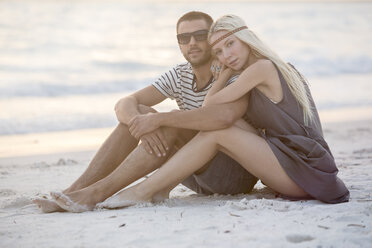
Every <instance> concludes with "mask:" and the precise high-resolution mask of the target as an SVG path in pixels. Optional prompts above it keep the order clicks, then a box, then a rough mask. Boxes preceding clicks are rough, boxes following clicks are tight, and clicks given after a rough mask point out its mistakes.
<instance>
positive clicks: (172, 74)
mask: <svg viewBox="0 0 372 248" xmlns="http://www.w3.org/2000/svg"><path fill="white" fill-rule="evenodd" d="M178 78H179V77H178V73H177V69H176V68H172V69H171V70H169V71H168V72H166V73H164V74H163V75H161V76H160V77H159V78H158V79H157V80H156V81H155V82H154V83H152V85H153V86H154V87H155V88H156V89H157V90H158V91H160V93H162V94H163V95H164V96H165V97H168V98H170V99H172V100H173V99H174V98H175V95H176V92H175V89H176V88H177V87H176V84H177V80H178Z"/></svg>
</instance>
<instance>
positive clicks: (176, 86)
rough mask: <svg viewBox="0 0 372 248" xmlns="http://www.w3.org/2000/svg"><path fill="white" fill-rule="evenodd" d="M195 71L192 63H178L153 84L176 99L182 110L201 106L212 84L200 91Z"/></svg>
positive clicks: (165, 94) (233, 78) (232, 79)
mask: <svg viewBox="0 0 372 248" xmlns="http://www.w3.org/2000/svg"><path fill="white" fill-rule="evenodd" d="M236 78H237V76H235V77H232V78H231V79H230V80H229V82H228V83H227V84H230V83H232V82H234V81H235V80H236ZM193 79H194V73H193V70H192V67H191V65H190V63H188V62H187V63H183V64H179V65H176V66H175V67H173V68H172V69H171V70H169V71H168V72H166V73H164V74H163V75H162V76H160V77H159V78H158V79H157V80H156V81H155V82H154V83H153V84H152V85H153V86H154V87H155V88H156V89H157V90H159V91H160V92H161V93H162V94H163V95H164V96H166V97H168V98H170V99H172V100H176V102H177V105H178V107H179V108H180V109H181V110H191V109H195V108H200V107H201V106H202V104H203V101H204V98H205V96H206V95H207V92H208V90H209V89H210V88H211V87H212V84H213V82H212V83H211V84H209V85H207V86H206V87H205V88H204V89H201V90H200V91H198V90H197V88H196V84H193Z"/></svg>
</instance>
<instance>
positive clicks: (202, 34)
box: [177, 29, 208, 45]
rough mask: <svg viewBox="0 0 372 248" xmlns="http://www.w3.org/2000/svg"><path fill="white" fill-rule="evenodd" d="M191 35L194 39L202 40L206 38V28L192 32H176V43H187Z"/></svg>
mask: <svg viewBox="0 0 372 248" xmlns="http://www.w3.org/2000/svg"><path fill="white" fill-rule="evenodd" d="M191 36H194V39H195V40H196V41H204V40H206V39H207V38H208V30H206V29H203V30H198V31H195V32H192V33H182V34H177V40H178V43H179V44H183V45H186V44H189V42H190V40H191Z"/></svg>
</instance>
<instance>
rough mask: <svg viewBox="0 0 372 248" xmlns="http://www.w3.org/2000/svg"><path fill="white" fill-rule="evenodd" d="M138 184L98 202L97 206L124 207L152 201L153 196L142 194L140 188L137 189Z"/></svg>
mask: <svg viewBox="0 0 372 248" xmlns="http://www.w3.org/2000/svg"><path fill="white" fill-rule="evenodd" d="M136 186H137V185H136ZM136 186H133V187H131V188H128V189H125V190H123V191H121V192H119V193H118V194H116V195H113V196H111V197H109V198H107V199H106V200H105V201H104V202H101V203H98V204H97V205H96V208H124V207H130V206H133V205H136V204H139V203H149V202H151V200H152V199H151V197H149V198H148V197H145V196H144V195H142V194H140V193H139V192H138V190H136Z"/></svg>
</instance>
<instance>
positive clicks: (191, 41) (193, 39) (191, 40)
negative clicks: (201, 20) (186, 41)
mask: <svg viewBox="0 0 372 248" xmlns="http://www.w3.org/2000/svg"><path fill="white" fill-rule="evenodd" d="M190 44H196V40H195V37H194V36H191V38H190Z"/></svg>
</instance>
